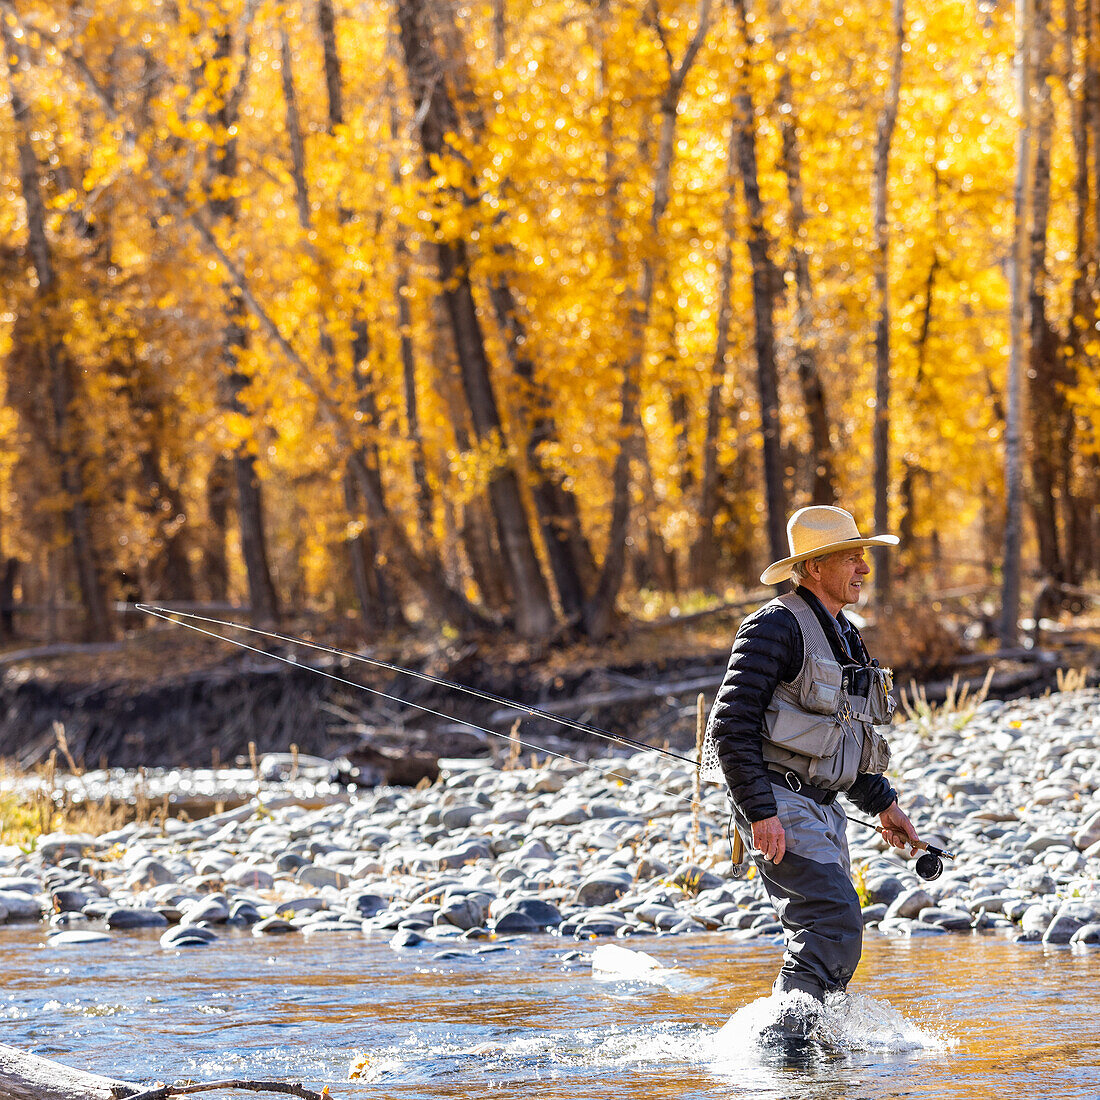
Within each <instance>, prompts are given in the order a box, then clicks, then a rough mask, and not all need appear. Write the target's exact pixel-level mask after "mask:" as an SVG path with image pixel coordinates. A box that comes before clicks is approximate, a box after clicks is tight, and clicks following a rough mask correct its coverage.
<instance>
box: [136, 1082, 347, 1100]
mask: <svg viewBox="0 0 1100 1100" xmlns="http://www.w3.org/2000/svg"><path fill="white" fill-rule="evenodd" d="M217 1089H241V1090H242V1091H245V1092H277V1093H281V1094H282V1095H283V1096H298V1097H301V1100H330V1098H331V1097H332V1093H330V1092H329V1091H328V1087H327V1086H326V1087H325V1089H324V1090H323V1091H322V1092H314V1091H313V1090H312V1089H307V1088H305V1086H303V1085H302V1084H301V1083H300V1082H291V1081H241V1080H233V1081H205V1082H203V1083H201V1084H195V1085H161V1086H159V1087H158V1088H155V1089H149V1091H148V1092H139V1093H137V1094H135V1095H133V1096H131V1097H129V1100H169V1098H170V1097H173V1096H189V1095H191V1094H193V1093H196V1092H214V1091H215V1090H217Z"/></svg>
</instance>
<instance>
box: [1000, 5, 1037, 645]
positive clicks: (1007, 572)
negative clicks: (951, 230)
mask: <svg viewBox="0 0 1100 1100" xmlns="http://www.w3.org/2000/svg"><path fill="white" fill-rule="evenodd" d="M1030 20H1031V0H1016V104H1017V110H1018V112H1019V117H1018V120H1017V130H1016V185H1015V190H1014V200H1015V208H1016V213H1015V219H1014V229H1013V238H1012V249H1011V252H1010V254H1009V293H1010V305H1009V309H1010V314H1009V351H1008V377H1007V380H1006V389H1007V391H1008V392H1007V394H1006V397H1005V532H1004V564H1003V567H1002V574H1001V575H1002V583H1001V623H1000V642H1001V645H1002V646H1003V647H1005V648H1006V649H1008V648H1011V647H1013V646H1015V645H1016V642H1017V639H1018V637H1019V617H1020V535H1021V526H1022V522H1023V517H1022V515H1021V511H1022V507H1021V505H1022V500H1023V478H1022V463H1021V445H1022V444H1021V438H1020V420H1021V404H1022V394H1021V388H1022V378H1021V375H1022V373H1023V370H1022V366H1023V362H1024V358H1025V354H1026V348H1025V340H1026V335H1025V331H1024V321H1025V311H1026V309H1027V298H1026V295H1027V288H1028V286H1029V285H1030V278H1029V275H1028V265H1029V254H1028V250H1027V178H1028V166H1029V163H1030V160H1031V65H1030V59H1029V54H1030V39H1031V34H1030V27H1029V24H1030Z"/></svg>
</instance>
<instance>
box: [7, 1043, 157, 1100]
mask: <svg viewBox="0 0 1100 1100" xmlns="http://www.w3.org/2000/svg"><path fill="white" fill-rule="evenodd" d="M144 1091H146V1089H145V1086H143V1085H135V1084H130V1083H128V1082H126V1081H115V1080H112V1079H111V1078H109V1077H100V1076H99V1075H98V1074H95V1073H85V1072H84V1071H83V1070H79V1069H72V1068H70V1067H69V1066H66V1065H62V1064H61V1063H60V1062H53V1061H50V1060H49V1059H47V1058H39V1057H38V1055H37V1054H27V1053H26V1052H25V1051H22V1050H17V1049H16V1048H15V1047H9V1046H4V1045H2V1044H0V1100H122V1098H123V1097H129V1096H137V1095H138V1094H139V1093H142V1092H144Z"/></svg>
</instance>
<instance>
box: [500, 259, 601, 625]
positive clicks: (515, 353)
mask: <svg viewBox="0 0 1100 1100" xmlns="http://www.w3.org/2000/svg"><path fill="white" fill-rule="evenodd" d="M489 294H490V298H491V300H492V302H493V308H494V311H495V312H496V315H497V323H498V324H499V325H500V329H501V333H502V336H503V338H504V345H505V347H506V348H507V349H508V355H509V360H510V361H511V364H512V369H513V370H514V371H515V374H516V376H517V377H518V378H519V379H520V380H521V381H522V382H523V383H524V385H525V388H526V391H527V392H528V394H530V395H531V398H530V400H531V401H532V402H533V404H534V406H535V407H534V409H533V410H530V415H529V419H530V425H529V428H528V432H527V444H526V448H525V453H526V458H527V468H528V471H529V478H530V482H531V495H532V497H533V499H534V502H535V511H536V514H537V515H538V520H539V527H540V529H541V531H542V537H543V544H544V545H545V547H546V556H547V559H548V560H549V563H550V572H551V574H552V575H553V578H554V586H555V588H556V589H557V592H558V602H559V603H560V605H561V610H562V614H563V615H564V616H565V618H566V619H570V620H572V619H576V618H577V617H578V616H579V615H580V614H581V611H582V609H583V607H584V598H585V587H584V577H585V576H586V575H587V576H591V575H592V574H593V573H594V572H595V563H594V562H593V560H592V552H591V549H590V548H589V546H588V542H587V540H586V539H585V537H584V532H583V531H582V530H581V526H580V509H579V508H578V506H577V501H576V498H575V497H574V496H573V494H572V493H571V492H569V491H568V490H567V489H566V488H565V487H564V486H563V485H562V483H561V477H560V476H559V475H557V474H556V473H555V472H554V471H553V470H551V469H550V468H549V467H548V466H547V465H546V463H545V462H544V461H543V458H542V454H541V452H540V450H539V448H540V447H541V446H542V444H544V443H548V442H550V441H552V440H555V439H557V428H556V426H555V424H554V421H553V419H552V418H551V416H550V413H549V412H548V411H547V409H546V407H545V402H544V400H543V399H542V396H541V395H540V394H538V393H537V392H536V382H535V368H534V364H533V363H532V362H531V358H530V356H528V355H526V354H524V352H523V351H522V350H521V349H522V348H523V347H525V346H527V339H526V333H525V332H524V330H523V325H522V324H521V322H520V319H519V314H518V306H517V304H516V301H515V297H514V295H513V294H512V289H511V287H510V286H509V285H508V283H507V282H505V281H504V279H502V278H497V279H494V280H493V283H492V285H491V287H490V290H489Z"/></svg>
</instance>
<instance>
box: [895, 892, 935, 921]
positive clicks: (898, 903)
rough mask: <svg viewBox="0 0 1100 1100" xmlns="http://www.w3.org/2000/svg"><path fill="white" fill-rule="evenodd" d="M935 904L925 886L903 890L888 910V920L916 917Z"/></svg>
mask: <svg viewBox="0 0 1100 1100" xmlns="http://www.w3.org/2000/svg"><path fill="white" fill-rule="evenodd" d="M932 904H933V899H932V896H931V895H930V894H929V893H928V891H927V890H926V889H925V888H924V887H923V886H911V887H909V888H908V889H906V890H902V892H901V893H900V894H898V896H897V897H896V898H894V900H893V901H892V902H891V903H890V907H889V908H888V909H887V910H886V919H888V920H889V919H893V918H897V917H916V916H917V914H918V913H920V911H921V910H922V909H926V908H928V907H929V906H931V905H932Z"/></svg>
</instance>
